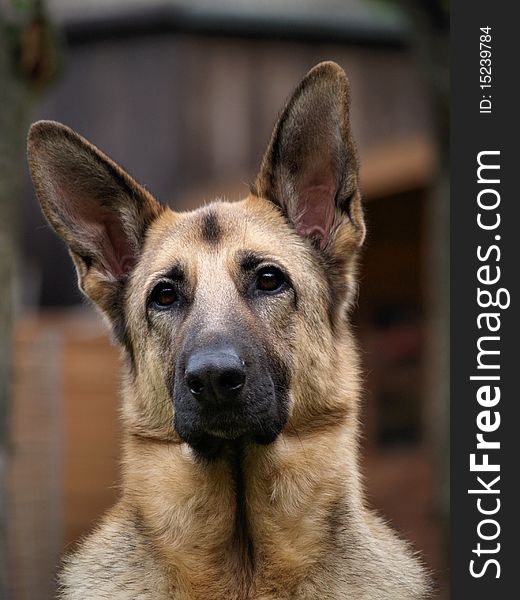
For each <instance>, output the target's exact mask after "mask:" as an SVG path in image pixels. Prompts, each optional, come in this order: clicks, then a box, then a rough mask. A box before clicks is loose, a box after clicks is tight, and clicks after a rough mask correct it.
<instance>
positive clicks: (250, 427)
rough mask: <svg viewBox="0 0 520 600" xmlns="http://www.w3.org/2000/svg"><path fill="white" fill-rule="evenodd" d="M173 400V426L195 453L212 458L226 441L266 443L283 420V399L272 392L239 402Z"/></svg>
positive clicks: (284, 415) (284, 404) (227, 442)
mask: <svg viewBox="0 0 520 600" xmlns="http://www.w3.org/2000/svg"><path fill="white" fill-rule="evenodd" d="M174 404H175V411H174V412H175V416H174V427H175V430H176V431H177V433H178V434H179V436H180V437H181V439H182V440H183V441H185V442H186V443H187V444H189V445H190V446H191V447H192V448H193V449H194V450H195V452H196V453H198V454H200V455H202V456H204V457H206V458H213V457H215V456H218V455H219V453H220V451H221V450H222V448H223V447H224V446H225V445H226V444H229V443H230V442H231V443H233V442H236V441H240V442H241V444H260V445H267V444H270V443H272V442H274V441H275V440H276V438H277V437H278V436H279V435H280V433H281V432H282V430H283V428H284V427H285V424H286V422H287V418H288V415H287V412H288V411H287V408H286V407H287V402H286V401H285V400H284V399H282V398H280V397H277V398H275V396H274V394H273V395H272V396H271V397H268V398H265V397H264V398H262V400H261V401H256V402H255V401H251V400H250V401H247V402H244V403H243V404H242V405H237V404H236V403H223V404H222V405H219V406H218V407H212V408H206V409H203V408H202V409H201V407H200V406H196V405H194V404H193V402H191V401H190V399H189V398H179V399H177V400H176V401H175V400H174Z"/></svg>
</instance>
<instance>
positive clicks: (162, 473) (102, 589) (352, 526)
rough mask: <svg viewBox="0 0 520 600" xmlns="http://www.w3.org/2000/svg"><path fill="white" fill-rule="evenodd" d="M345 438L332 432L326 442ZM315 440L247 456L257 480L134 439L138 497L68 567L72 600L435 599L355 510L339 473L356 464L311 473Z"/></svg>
mask: <svg viewBox="0 0 520 600" xmlns="http://www.w3.org/2000/svg"><path fill="white" fill-rule="evenodd" d="M343 435H344V434H343V433H342V432H340V431H339V430H338V431H337V432H336V433H335V434H332V433H329V434H328V436H327V437H329V438H330V439H328V440H325V443H326V444H331V445H334V444H337V443H341V442H342V439H341V437H342V436H343ZM311 438H312V436H311V437H310V438H309V439H305V438H303V439H301V438H300V439H296V438H295V439H291V438H290V437H286V439H284V440H280V442H279V444H275V447H274V448H273V449H272V450H271V452H270V456H268V457H265V456H264V457H259V456H254V455H249V456H242V457H241V461H243V463H246V464H243V465H242V466H246V467H247V469H248V470H247V471H245V472H246V473H248V475H244V473H242V474H241V475H238V478H239V479H238V480H237V472H236V471H237V469H238V468H239V467H238V466H237V464H236V462H235V461H236V457H232V459H231V460H228V458H229V457H227V458H223V459H222V460H220V461H217V462H216V463H215V464H213V465H209V466H208V465H201V464H199V463H197V462H196V461H193V460H191V457H190V455H189V451H187V450H186V449H181V448H173V449H172V448H168V446H166V445H164V444H162V443H157V444H156V445H155V446H154V447H152V448H150V444H149V442H146V443H145V444H144V445H143V442H142V441H139V440H137V441H136V440H130V441H129V442H128V443H127V445H126V453H127V458H129V457H130V456H131V457H132V458H131V465H132V467H131V468H128V469H127V471H126V477H127V481H126V489H127V491H128V490H130V492H129V493H127V494H126V495H125V497H124V498H123V500H122V501H121V502H120V504H119V505H118V506H116V508H115V509H114V510H113V511H111V513H109V515H107V517H106V518H105V520H104V522H103V523H102V524H101V526H100V528H99V529H98V531H97V532H96V533H95V534H94V535H93V536H92V537H90V538H89V539H88V540H87V541H86V542H85V543H84V545H83V547H82V548H81V549H80V551H79V552H78V553H76V554H75V555H73V556H72V558H71V559H70V561H69V562H68V563H67V566H66V568H65V570H64V573H63V583H64V588H65V590H66V592H65V594H64V596H63V597H64V598H65V599H70V600H73V599H74V600H75V599H76V598H77V599H79V598H82V600H85V599H89V598H118V599H119V598H120V599H122V600H123V599H130V598H132V599H142V600H151V599H152V598H153V599H156V600H161V599H163V598H164V599H166V598H169V599H174V600H203V599H208V598H211V599H214V600H284V599H287V600H289V599H295V600H296V599H302V600H303V599H305V600H310V599H315V598H322V599H324V600H327V599H330V600H333V599H334V600H339V599H340V598H341V599H343V598H352V599H356V600H362V599H366V600H375V599H377V598H385V599H395V600H397V599H400V600H405V599H408V598H409V599H416V598H417V599H418V598H422V597H424V592H425V588H424V582H423V578H422V573H421V569H420V567H419V566H418V564H416V562H415V560H414V559H413V558H411V557H409V556H408V555H407V552H406V548H405V545H404V544H403V543H402V542H401V541H400V540H398V539H397V538H395V536H393V534H392V533H391V532H390V530H389V529H387V527H386V526H385V525H384V524H382V523H381V522H380V521H379V520H378V519H377V518H376V517H374V516H373V515H372V514H371V513H368V512H366V511H364V510H363V509H361V507H359V506H354V505H352V506H350V508H349V504H350V502H351V500H349V498H348V497H346V494H345V488H346V487H347V486H348V483H347V482H345V478H344V477H343V478H340V477H339V471H340V470H341V471H343V468H344V467H345V465H339V464H337V463H331V464H330V465H329V467H328V468H327V469H324V468H322V469H321V472H320V474H319V476H318V475H316V476H314V477H313V476H311V473H313V472H314V473H316V471H313V467H314V466H315V465H314V464H313V457H312V454H310V451H311V450H312V445H313V444H315V441H316V440H314V439H311ZM343 441H344V440H343ZM297 447H299V451H300V453H303V454H304V455H307V454H308V453H309V456H308V460H307V462H306V464H305V466H303V465H302V464H301V463H302V461H299V466H298V467H297V465H296V461H293V460H292V459H291V456H294V451H295V449H296V448H297ZM314 460H316V459H314ZM320 460H322V459H320ZM167 463H168V465H167ZM247 463H249V464H247ZM208 467H209V468H208ZM240 478H242V480H240ZM181 479H182V481H183V482H184V485H182V486H178V483H179V482H180V480H181ZM346 484H347V485H346ZM352 502H355V499H354V498H352ZM136 507H137V508H136ZM403 572H406V573H407V578H406V580H403V578H402V573H403Z"/></svg>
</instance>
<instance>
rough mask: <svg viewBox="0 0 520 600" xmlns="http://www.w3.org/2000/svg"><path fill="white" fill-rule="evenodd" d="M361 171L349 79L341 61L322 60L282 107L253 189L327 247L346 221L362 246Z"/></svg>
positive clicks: (321, 245)
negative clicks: (352, 125) (352, 130)
mask: <svg viewBox="0 0 520 600" xmlns="http://www.w3.org/2000/svg"><path fill="white" fill-rule="evenodd" d="M357 169H358V167H357V158H356V151H355V147H354V144H353V142H352V138H351V134H350V125H349V83H348V80H347V77H346V75H345V72H344V71H343V69H342V68H341V67H340V66H338V65H337V64H336V63H333V62H324V63H320V64H319V65H317V66H316V67H314V68H313V69H311V71H309V73H307V75H306V76H305V77H304V79H303V80H302V81H301V83H300V84H299V85H298V87H297V88H296V90H295V91H294V93H293V95H292V97H291V98H290V99H289V101H288V103H287V105H286V106H285V108H284V110H283V111H282V113H281V116H280V118H279V120H278V123H277V124H276V126H275V129H274V132H273V135H272V138H271V141H270V143H269V146H268V148H267V151H266V153H265V155H264V158H263V161H262V165H261V168H260V173H259V174H258V176H257V178H256V181H255V183H254V185H253V192H254V193H255V194H256V195H257V196H261V197H263V198H267V199H269V200H271V201H272V202H274V203H275V204H277V205H278V206H279V207H280V208H281V209H282V211H283V212H284V214H285V215H286V216H287V218H288V219H289V221H290V222H291V223H292V224H293V225H294V227H295V228H296V230H297V231H298V233H299V234H300V235H302V236H304V237H309V238H311V239H312V240H314V241H315V242H316V244H317V245H318V246H319V247H320V248H321V249H322V250H326V249H329V250H330V249H331V248H332V246H334V245H335V243H334V242H335V241H337V240H336V238H337V237H338V230H339V229H340V226H341V225H344V224H349V226H350V229H351V234H352V235H351V236H350V237H351V239H352V241H354V243H355V244H356V245H360V244H361V243H362V242H363V239H364V235H365V227H364V222H363V213H362V208H361V198H360V194H359V190H358V183H357Z"/></svg>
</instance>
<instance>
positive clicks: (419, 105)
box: [0, 0, 447, 600]
mask: <svg viewBox="0 0 520 600" xmlns="http://www.w3.org/2000/svg"><path fill="white" fill-rule="evenodd" d="M15 4H16V3H15ZM37 4H39V3H36V4H34V3H33V8H34V6H36V5H37ZM4 7H5V3H4ZM15 8H16V7H15ZM40 8H41V7H39V6H36V10H40ZM47 9H48V12H46V13H38V14H44V18H45V29H43V28H42V29H41V31H44V32H45V34H44V35H45V36H51V35H52V36H53V37H52V39H53V42H52V44H53V45H52V57H53V60H56V63H57V65H58V66H59V69H56V71H57V74H56V75H55V76H53V78H52V81H49V82H48V84H46V86H45V91H44V92H40V93H38V95H37V97H36V98H37V99H36V100H35V101H32V102H31V103H30V108H29V110H28V111H27V114H28V115H29V116H30V119H31V120H36V119H38V118H46V119H56V120H59V121H62V122H64V123H65V124H67V125H69V126H71V127H72V128H74V129H76V130H77V131H78V132H80V133H81V134H82V135H84V136H85V137H87V138H88V139H89V140H91V141H92V142H94V143H95V144H96V145H97V146H99V147H100V148H101V149H102V150H103V151H105V152H106V153H107V154H108V155H110V156H111V157H112V158H114V159H115V160H116V161H117V162H118V163H120V164H121V165H123V166H124V167H125V168H126V169H127V170H128V171H129V172H130V173H132V175H133V176H134V177H135V178H136V179H137V180H138V181H140V182H141V183H143V184H145V185H146V187H147V188H148V189H149V190H150V191H151V192H152V193H153V194H155V195H156V196H157V197H158V198H159V199H160V200H162V201H163V202H167V203H168V204H170V206H171V207H172V208H174V209H178V210H181V209H187V208H191V207H194V206H197V205H198V204H200V203H202V202H204V201H209V200H211V199H212V198H214V197H226V198H228V199H231V200H233V199H238V198H240V197H241V196H244V195H245V194H246V193H247V183H248V182H249V181H250V180H251V179H252V177H253V176H254V175H255V172H256V169H257V167H258V165H259V161H260V159H261V156H262V152H263V150H264V148H265V145H266V143H267V141H268V138H269V135H270V133H271V129H272V126H273V123H274V121H275V118H276V115H277V112H278V111H279V110H280V108H281V107H282V105H283V102H284V100H285V98H286V97H287V96H288V94H289V93H290V92H291V90H292V88H293V87H294V86H295V84H296V83H297V82H298V81H299V79H300V78H301V77H302V76H303V75H304V74H305V72H306V71H307V70H308V69H309V68H310V67H312V66H313V65H314V64H316V63H317V62H319V61H321V60H329V59H330V60H335V61H337V62H338V63H339V64H341V65H342V66H343V67H344V68H345V70H346V72H347V74H348V75H349V78H350V81H351V87H352V119H353V129H354V135H355V139H356V140H357V144H358V149H359V153H360V159H361V165H362V167H361V182H362V187H363V193H364V197H365V200H366V215H367V222H368V228H369V235H368V239H367V243H366V249H365V251H364V256H363V261H362V269H361V274H360V277H361V293H360V296H359V302H358V307H357V309H356V311H355V314H354V317H353V319H354V324H355V328H356V331H357V335H358V337H359V339H360V343H361V349H362V354H363V361H364V368H365V373H366V388H367V389H366V393H365V396H364V398H363V421H362V425H363V445H364V454H363V456H364V463H365V464H364V471H365V475H366V485H367V488H368V494H369V499H370V502H371V503H372V504H373V505H374V506H376V507H377V508H378V509H379V510H380V511H381V512H382V513H383V514H384V515H385V517H386V518H387V519H388V520H389V521H390V522H391V523H392V524H393V526H394V527H396V528H397V529H398V530H400V531H401V532H402V534H403V536H405V537H406V538H408V539H410V540H411V541H412V542H413V544H414V545H415V547H416V548H417V550H419V551H420V552H421V553H422V555H423V557H424V560H425V561H426V563H427V564H428V566H429V567H430V568H431V569H432V570H433V571H434V573H435V578H436V580H437V582H438V586H439V589H438V594H437V595H436V597H438V598H446V597H447V575H446V554H445V550H446V540H445V534H446V525H445V523H446V518H447V515H446V508H445V506H446V502H445V497H444V494H445V486H446V478H447V473H446V472H445V470H444V469H445V452H446V448H441V446H442V445H443V441H441V440H444V439H445V434H446V431H447V415H446V411H447V399H446V398H445V397H444V396H443V393H444V392H443V390H444V389H445V388H444V387H443V385H439V380H442V381H444V380H445V379H446V378H447V373H446V372H445V371H444V370H443V366H442V360H440V361H439V358H438V355H439V348H440V347H442V340H441V342H439V335H438V333H439V331H440V329H439V327H443V326H444V325H443V324H442V319H443V318H445V315H443V314H440V313H439V311H438V307H437V306H436V302H435V298H436V294H438V293H439V290H437V289H436V286H435V281H436V280H435V278H437V281H438V280H439V277H440V278H441V280H442V277H443V274H442V260H441V259H442V257H441V258H439V256H438V252H439V247H440V246H442V243H443V237H442V236H443V231H442V219H439V214H440V213H439V211H438V210H437V209H436V208H435V206H436V205H435V203H436V202H440V200H439V197H440V193H441V192H439V177H440V176H439V160H438V158H437V149H438V147H439V137H441V138H442V132H441V135H439V131H438V129H439V119H438V118H437V117H438V108H437V106H438V105H437V104H436V99H435V97H434V96H435V91H433V92H432V89H433V90H434V89H435V86H430V84H429V82H428V78H429V76H430V75H431V71H429V69H431V64H430V63H429V62H428V60H426V61H425V60H424V59H423V58H421V52H420V49H421V48H419V51H418V46H420V47H421V43H419V44H418V43H417V40H415V38H414V36H416V35H417V27H418V26H416V25H415V21H414V15H413V14H411V13H410V11H406V10H403V9H402V8H400V7H399V6H398V5H397V4H396V3H395V2H382V1H378V2H370V1H368V0H366V1H363V0H342V1H340V0H326V1H323V2H310V1H309V2H305V1H303V2H302V1H296V0H294V1H291V0H287V1H284V2H275V0H270V1H267V0H264V1H257V2H248V1H246V0H241V1H235V2H231V1H224V0H218V1H213V2H210V1H209V0H206V1H204V0H196V1H192V2H189V1H188V0H186V1H181V0H177V1H173V0H172V1H163V2H156V1H152V2H150V1H149V2H146V1H145V0H131V1H129V0H127V1H123V0H109V1H102V0H89V1H86V2H72V1H69V2H68V1H66V0H56V1H53V2H48V3H47ZM7 14H8V15H10V16H11V17H12V16H13V14H14V15H15V21H16V18H18V17H16V14H17V13H16V10H14V9H12V7H11V9H10V10H9V11H7ZM28 14H29V13H28ZM24 19H25V20H24ZM17 22H21V23H22V25H24V26H25V27H26V26H27V22H30V23H33V22H34V21H31V20H30V19H29V17H24V18H23V19H21V20H20V19H18V21H17ZM430 29H431V28H430ZM40 33H41V32H40ZM429 33H431V31H430V32H429ZM434 33H435V32H434ZM422 47H423V49H424V44H423V45H422ZM46 83H47V82H46ZM0 86H1V81H0ZM1 133H2V132H0V134H1ZM16 168H17V169H18V170H20V171H23V173H22V172H21V173H20V188H19V190H20V191H19V194H18V196H17V198H16V203H17V210H18V217H17V218H18V231H19V235H18V237H17V246H16V248H17V254H18V257H17V264H18V270H17V272H18V277H17V278H16V281H17V285H16V287H15V295H14V298H15V302H14V306H15V316H16V318H15V321H14V328H13V345H12V348H13V354H12V378H11V382H12V384H11V388H10V389H11V391H12V394H11V398H10V402H9V412H8V420H7V423H8V425H9V426H8V432H7V439H8V440H9V444H8V458H9V461H8V463H7V464H8V467H7V474H6V481H7V485H6V488H5V489H6V495H7V498H6V508H5V510H4V513H5V515H7V518H6V521H5V522H6V526H7V531H6V535H5V540H6V546H5V552H6V560H5V565H6V570H7V580H8V583H9V592H8V594H10V595H9V596H8V597H9V598H13V599H16V600H18V599H20V600H25V599H31V600H39V599H42V600H43V599H47V598H51V597H52V594H53V589H54V574H55V569H56V564H57V561H58V559H59V555H60V554H61V553H62V551H63V549H64V548H67V547H70V545H71V544H73V543H74V542H75V541H76V540H78V538H79V537H80V536H82V535H84V534H85V533H86V532H88V531H89V529H90V528H91V527H92V525H93V523H95V520H96V518H97V517H98V516H99V515H100V514H101V513H102V512H103V511H104V510H105V509H106V508H107V507H108V506H110V505H111V503H112V502H113V501H114V499H115V498H116V496H117V484H118V463H117V461H118V452H119V450H118V422H117V407H118V356H117V350H116V349H115V348H114V347H113V346H112V345H111V344H110V342H109V340H108V337H107V335H106V332H105V331H104V329H103V326H102V324H101V322H100V320H99V319H98V317H97V316H96V315H95V314H94V313H93V311H92V310H91V309H90V308H89V307H87V306H86V305H85V304H84V303H82V301H81V298H80V296H79V293H78V292H77V289H76V284H75V278H74V274H73V269H72V264H71V262H70V260H69V258H68V256H67V254H66V251H65V249H64V247H63V245H62V244H61V243H60V242H59V241H58V240H57V239H56V238H55V236H54V235H53V234H52V233H51V231H50V229H49V228H48V227H47V226H46V225H45V223H44V221H43V218H42V216H41V214H40V211H39V208H38V206H37V203H36V201H35V198H34V194H33V191H32V188H31V185H30V182H29V180H28V175H27V173H26V169H25V166H20V163H18V164H17V167H16ZM432 207H433V208H432ZM441 216H442V215H441ZM439 222H441V226H440V227H439ZM446 227H447V223H446ZM439 273H440V275H439ZM441 292H443V293H446V290H445V289H444V290H441ZM439 323H441V325H439ZM442 351H443V350H442V349H441V351H440V354H442ZM441 359H442V356H441ZM6 593H7V592H6ZM0 595H1V593H0Z"/></svg>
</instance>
